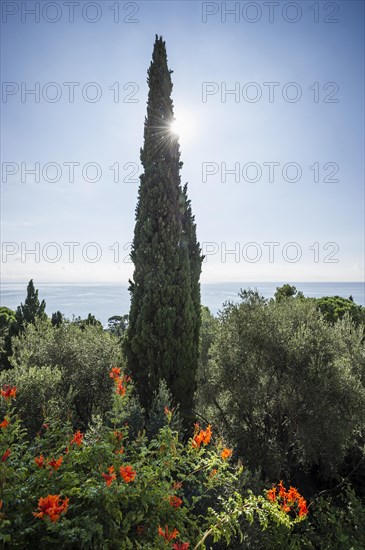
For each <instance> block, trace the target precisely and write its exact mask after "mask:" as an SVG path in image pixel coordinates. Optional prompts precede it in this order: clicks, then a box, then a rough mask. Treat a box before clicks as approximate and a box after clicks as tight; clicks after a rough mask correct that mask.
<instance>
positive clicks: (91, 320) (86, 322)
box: [72, 313, 103, 330]
mask: <svg viewBox="0 0 365 550" xmlns="http://www.w3.org/2000/svg"><path fill="white" fill-rule="evenodd" d="M72 322H73V323H75V324H76V325H78V326H79V327H80V328H81V329H82V330H84V329H85V328H86V327H88V326H93V327H98V328H99V329H102V328H103V325H102V323H101V322H100V321H98V319H96V317H95V316H94V315H92V314H91V313H89V314H88V316H87V317H86V319H81V317H76V319H74V320H73V321H72Z"/></svg>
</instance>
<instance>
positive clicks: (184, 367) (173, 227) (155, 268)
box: [124, 36, 202, 420]
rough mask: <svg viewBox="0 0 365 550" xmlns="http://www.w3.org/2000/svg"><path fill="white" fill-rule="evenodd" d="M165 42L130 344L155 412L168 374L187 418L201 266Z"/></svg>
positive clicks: (150, 117)
mask: <svg viewBox="0 0 365 550" xmlns="http://www.w3.org/2000/svg"><path fill="white" fill-rule="evenodd" d="M171 73H172V71H170V70H169V69H168V66H167V55H166V47H165V42H164V41H163V40H162V38H161V37H160V38H159V37H157V36H156V40H155V44H154V50H153V55H152V62H151V65H150V68H149V70H148V79H147V82H148V85H149V93H148V102H147V116H146V119H145V124H144V145H143V148H142V149H141V163H142V165H143V168H144V172H143V174H142V175H141V178H140V180H141V181H140V186H139V194H138V203H137V208H136V225H135V230H134V240H133V245H132V252H131V257H132V260H133V263H134V268H135V269H134V276H133V281H130V287H129V290H130V293H131V308H130V315H129V325H128V329H127V336H126V339H125V341H124V348H125V352H126V356H127V364H128V370H129V372H130V373H131V375H132V376H133V379H134V381H135V383H136V387H137V391H138V394H139V397H140V400H141V403H142V405H143V406H144V407H145V409H146V411H147V413H148V410H149V407H150V406H151V403H152V400H153V396H154V393H155V392H156V391H157V389H158V386H159V382H160V380H161V379H164V380H165V381H166V383H167V386H168V388H169V389H170V391H171V393H172V397H173V400H174V402H175V403H176V404H179V406H180V411H181V413H182V415H183V417H184V418H185V419H186V420H187V419H188V418H190V416H191V412H192V407H193V396H194V391H195V374H196V369H197V364H198V345H199V329H200V283H199V278H200V272H201V263H202V256H201V250H200V246H199V243H198V242H197V238H196V226H195V223H194V217H193V215H192V211H191V206H190V201H189V200H188V198H187V188H186V186H185V187H184V188H182V187H181V181H180V169H181V167H182V162H181V161H180V149H179V143H178V138H177V136H176V135H174V133H173V132H172V131H171V123H172V121H173V119H174V113H173V102H172V99H171V92H172V82H171Z"/></svg>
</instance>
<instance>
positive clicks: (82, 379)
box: [11, 319, 121, 429]
mask: <svg viewBox="0 0 365 550" xmlns="http://www.w3.org/2000/svg"><path fill="white" fill-rule="evenodd" d="M11 363H12V365H13V367H14V369H13V371H12V372H11V377H12V380H13V383H16V384H18V381H19V380H20V379H22V380H23V378H24V383H26V380H27V379H28V378H27V376H28V375H29V372H30V370H31V369H32V368H33V367H34V368H37V369H43V368H44V367H51V368H52V369H57V371H59V372H60V375H61V380H60V381H59V385H58V387H57V393H58V402H59V403H60V404H62V402H63V401H64V400H66V401H67V402H69V400H70V399H71V403H70V408H71V414H72V421H73V423H74V425H75V426H80V427H84V428H85V427H86V426H87V425H88V423H89V422H90V420H91V417H92V415H93V414H96V413H98V414H101V415H104V414H105V412H106V411H107V410H108V408H109V406H110V388H111V380H109V379H108V377H107V376H106V375H105V374H106V373H108V372H109V370H110V367H111V366H112V365H115V364H120V363H121V352H120V345H119V341H118V339H117V338H116V337H114V336H112V335H111V334H108V333H107V332H105V331H103V330H102V328H101V327H100V326H99V325H98V324H96V325H94V324H86V325H84V326H80V325H79V324H77V323H63V324H62V325H60V326H59V327H53V326H52V324H51V322H50V321H49V320H48V319H38V320H36V321H35V323H34V324H31V325H27V326H26V327H25V330H24V333H23V334H21V335H20V336H18V337H16V338H14V339H13V356H12V358H11ZM32 373H33V374H32V376H34V372H33V371H32ZM29 381H31V379H29ZM32 384H33V383H32ZM55 391H56V390H55ZM70 396H72V398H71V397H70ZM34 398H35V399H36V400H37V396H36V395H35V396H34ZM39 403H40V402H39ZM39 403H38V405H39ZM25 406H26V405H24V407H25ZM27 406H29V408H30V410H31V407H32V406H33V404H32V402H31V401H29V403H28V405H27ZM38 429H39V428H38Z"/></svg>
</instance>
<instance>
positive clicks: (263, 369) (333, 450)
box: [202, 292, 365, 480]
mask: <svg viewBox="0 0 365 550" xmlns="http://www.w3.org/2000/svg"><path fill="white" fill-rule="evenodd" d="M241 298H242V302H241V303H240V304H236V305H234V304H228V305H227V306H226V307H225V308H224V310H223V312H222V313H221V315H220V317H219V326H218V330H217V337H216V341H215V343H214V345H213V347H212V350H211V353H212V356H213V357H212V360H211V361H210V362H209V365H208V370H207V380H206V385H207V386H208V388H209V389H208V391H209V396H210V397H209V400H210V405H209V406H208V404H207V403H203V405H202V407H203V409H202V411H203V412H204V415H205V418H207V417H208V418H210V419H212V420H213V421H214V422H216V423H217V424H218V425H219V426H220V427H221V429H222V431H224V432H225V433H226V435H227V437H228V438H229V442H230V444H231V445H234V446H235V448H236V451H237V453H238V454H239V456H241V457H243V459H244V461H245V463H246V464H248V466H249V467H250V468H252V469H255V468H256V467H257V465H258V464H260V466H261V468H262V473H263V475H264V478H265V477H267V478H268V479H270V480H274V479H278V478H279V479H280V478H281V477H285V476H286V477H287V478H289V479H290V476H293V475H295V473H296V472H298V471H299V470H300V471H303V470H304V471H305V470H306V469H307V470H308V469H309V468H311V467H314V466H315V467H316V468H317V469H319V471H320V472H321V474H322V476H331V475H335V474H336V472H338V471H339V468H340V466H341V464H342V463H343V460H344V458H345V456H346V453H347V451H348V450H349V449H350V448H351V447H352V446H357V444H358V442H359V437H360V441H361V432H362V429H363V426H364V420H365V388H364V382H365V369H364V366H365V354H364V343H363V331H362V330H361V329H360V328H356V327H355V326H354V324H353V323H351V321H350V320H349V319H348V318H345V319H343V320H342V321H340V322H338V323H336V325H335V326H331V325H329V324H328V323H326V322H325V320H324V319H323V318H322V316H321V314H320V313H319V312H318V311H317V309H316V307H315V305H314V304H313V303H312V301H307V300H280V301H278V302H276V301H273V300H272V301H270V302H268V303H267V302H266V301H265V300H263V299H262V298H260V297H259V296H258V295H257V294H255V293H253V292H244V293H242V294H241ZM209 415H210V416H209Z"/></svg>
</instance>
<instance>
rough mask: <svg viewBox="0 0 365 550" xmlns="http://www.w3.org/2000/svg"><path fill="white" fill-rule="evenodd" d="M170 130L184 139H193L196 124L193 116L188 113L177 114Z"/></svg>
mask: <svg viewBox="0 0 365 550" xmlns="http://www.w3.org/2000/svg"><path fill="white" fill-rule="evenodd" d="M170 132H171V133H172V134H174V135H176V136H178V137H179V138H180V139H181V140H182V141H188V140H191V139H192V137H193V134H194V124H193V121H192V118H191V116H189V115H187V114H186V113H184V114H179V115H177V116H176V118H174V119H173V121H172V122H171V123H170Z"/></svg>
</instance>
